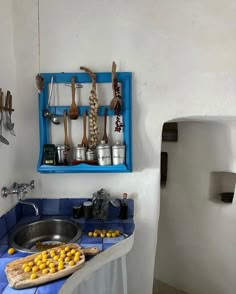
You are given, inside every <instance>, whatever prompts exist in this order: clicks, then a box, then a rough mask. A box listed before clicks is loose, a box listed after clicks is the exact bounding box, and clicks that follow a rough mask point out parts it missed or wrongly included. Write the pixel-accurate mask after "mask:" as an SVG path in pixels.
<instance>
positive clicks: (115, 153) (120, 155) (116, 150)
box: [112, 141, 125, 165]
mask: <svg viewBox="0 0 236 294" xmlns="http://www.w3.org/2000/svg"><path fill="white" fill-rule="evenodd" d="M112 163H113V165H118V164H124V163H125V145H123V144H121V142H120V141H116V143H115V144H114V145H113V146H112Z"/></svg>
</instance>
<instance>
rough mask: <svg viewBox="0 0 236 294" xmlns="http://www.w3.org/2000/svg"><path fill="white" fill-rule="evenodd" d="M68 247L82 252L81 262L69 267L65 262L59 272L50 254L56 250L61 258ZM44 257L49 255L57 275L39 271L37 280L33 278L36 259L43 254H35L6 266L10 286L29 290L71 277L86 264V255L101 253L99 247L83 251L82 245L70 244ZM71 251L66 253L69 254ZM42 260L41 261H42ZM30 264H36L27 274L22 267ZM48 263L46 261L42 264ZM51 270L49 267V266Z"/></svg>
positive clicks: (48, 252) (55, 248)
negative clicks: (29, 288) (62, 252)
mask: <svg viewBox="0 0 236 294" xmlns="http://www.w3.org/2000/svg"><path fill="white" fill-rule="evenodd" d="M66 247H69V248H70V251H71V250H72V249H75V250H76V251H80V258H79V260H78V261H77V262H76V263H75V265H72V266H71V265H69V262H67V261H64V268H63V269H62V270H58V261H55V260H53V258H52V257H51V255H50V253H51V252H52V251H53V250H54V251H55V254H56V255H58V256H60V252H59V251H60V250H65V248H66ZM43 252H44V255H45V253H46V254H47V256H48V258H47V260H51V262H53V263H54V264H55V268H56V272H55V273H50V272H49V273H47V274H43V273H42V270H40V269H39V270H38V271H37V272H35V274H36V275H37V277H36V278H35V279H32V278H31V275H32V273H33V272H32V268H33V266H36V263H35V258H37V257H38V256H39V255H41V256H42V253H41V252H39V253H35V254H32V255H29V256H26V257H24V258H20V259H17V260H14V261H12V262H10V263H8V264H7V265H6V268H5V273H6V275H7V279H8V282H9V286H10V287H12V288H15V289H23V288H28V287H35V286H37V285H41V284H44V283H47V282H50V281H54V280H57V279H60V278H62V277H65V276H67V275H70V274H72V273H74V272H75V271H77V270H78V269H80V268H81V267H82V266H83V265H84V263H85V254H86V255H95V254H97V253H98V252H99V249H98V248H97V247H92V248H86V249H81V247H80V245H78V244H74V243H70V244H65V245H62V246H57V247H54V248H51V249H48V250H45V251H43ZM68 252H69V251H66V252H65V253H68ZM70 258H71V259H73V258H74V255H73V254H72V256H71V257H70ZM40 260H41V259H40ZM30 262H34V265H33V266H30V267H31V271H30V272H25V271H24V269H23V268H22V266H23V265H24V264H29V263H30ZM42 263H46V261H44V262H42ZM47 268H49V265H48V266H47Z"/></svg>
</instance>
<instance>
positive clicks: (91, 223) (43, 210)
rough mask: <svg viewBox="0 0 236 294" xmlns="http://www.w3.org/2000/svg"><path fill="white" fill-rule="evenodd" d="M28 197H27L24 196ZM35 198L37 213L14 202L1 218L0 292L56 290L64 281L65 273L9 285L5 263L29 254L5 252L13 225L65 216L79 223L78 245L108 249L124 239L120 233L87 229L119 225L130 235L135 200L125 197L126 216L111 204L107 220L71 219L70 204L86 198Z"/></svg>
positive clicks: (36, 293) (37, 293)
mask: <svg viewBox="0 0 236 294" xmlns="http://www.w3.org/2000/svg"><path fill="white" fill-rule="evenodd" d="M27 200H28V199H27ZM29 200H30V201H32V202H34V203H35V204H36V205H37V206H38V208H39V213H40V216H35V215H34V210H33V208H32V207H30V206H28V205H22V204H17V205H16V206H15V207H14V208H12V209H11V210H10V211H9V212H7V213H6V214H5V215H3V216H2V217H1V218H0V293H2V294H12V293H24V294H56V293H58V292H59V290H60V288H61V287H62V286H63V284H64V283H65V282H66V279H67V278H68V277H65V278H63V279H60V280H57V281H54V282H50V283H47V284H43V285H41V286H38V287H34V288H27V289H22V290H16V289H12V288H10V287H9V285H8V281H7V277H6V274H5V272H4V269H5V266H6V265H7V264H8V263H9V262H11V261H13V260H15V259H18V258H21V257H25V256H27V255H28V254H27V253H22V252H16V253H15V254H13V255H9V254H8V253H7V251H8V248H9V244H8V235H9V233H10V232H11V231H12V230H13V229H14V227H15V226H16V225H20V224H24V223H31V222H33V221H37V220H41V219H45V218H52V217H53V218H60V219H61V218H66V219H70V220H73V221H74V222H79V223H80V225H81V226H82V229H83V233H82V235H81V237H80V239H79V240H78V242H77V243H78V244H80V246H82V247H84V248H87V247H93V246H97V247H98V248H99V250H101V251H102V250H107V249H108V248H110V247H111V246H112V245H114V244H117V243H118V242H120V241H122V240H123V239H124V236H123V235H120V236H119V237H116V238H103V239H102V238H101V237H97V238H94V237H88V232H89V231H93V230H94V229H118V230H120V232H122V233H124V234H127V235H129V236H130V235H131V234H132V233H133V232H134V227H135V225H134V220H133V214H134V203H133V200H128V207H129V209H128V219H126V220H121V219H120V218H119V208H115V207H113V206H111V205H110V207H109V215H108V218H107V220H106V221H104V222H103V221H98V220H96V219H88V220H85V219H84V218H79V219H74V218H73V217H72V206H74V205H79V204H81V203H83V202H84V201H85V200H87V198H86V199H84V198H78V199H75V198H73V199H71V198H61V199H29Z"/></svg>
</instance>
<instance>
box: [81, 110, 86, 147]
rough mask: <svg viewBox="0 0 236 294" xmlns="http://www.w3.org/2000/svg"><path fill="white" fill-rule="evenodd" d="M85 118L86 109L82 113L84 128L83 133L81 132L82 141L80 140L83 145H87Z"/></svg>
mask: <svg viewBox="0 0 236 294" xmlns="http://www.w3.org/2000/svg"><path fill="white" fill-rule="evenodd" d="M86 120H87V115H86V110H85V112H84V113H83V128H84V134H83V138H82V141H81V145H82V146H83V147H86V148H87V147H88V139H87V136H86Z"/></svg>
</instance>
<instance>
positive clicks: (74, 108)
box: [69, 77, 79, 119]
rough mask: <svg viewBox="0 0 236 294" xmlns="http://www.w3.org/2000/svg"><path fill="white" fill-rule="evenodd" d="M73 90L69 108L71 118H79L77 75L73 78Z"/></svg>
mask: <svg viewBox="0 0 236 294" xmlns="http://www.w3.org/2000/svg"><path fill="white" fill-rule="evenodd" d="M71 91H72V103H71V106H70V109H69V117H70V119H77V118H78V116H79V111H78V108H77V105H76V103H75V77H72V79H71Z"/></svg>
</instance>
